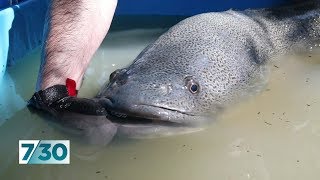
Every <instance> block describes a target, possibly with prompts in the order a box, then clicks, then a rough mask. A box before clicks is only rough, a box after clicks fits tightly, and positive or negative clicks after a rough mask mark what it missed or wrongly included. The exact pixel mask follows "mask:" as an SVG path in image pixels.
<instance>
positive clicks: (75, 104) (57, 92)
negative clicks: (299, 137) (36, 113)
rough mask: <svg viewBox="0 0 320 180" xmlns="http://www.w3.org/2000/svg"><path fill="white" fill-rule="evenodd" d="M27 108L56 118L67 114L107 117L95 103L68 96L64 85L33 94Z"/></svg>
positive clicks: (101, 107)
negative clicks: (35, 109)
mask: <svg viewBox="0 0 320 180" xmlns="http://www.w3.org/2000/svg"><path fill="white" fill-rule="evenodd" d="M28 106H29V107H34V108H37V109H39V110H43V111H46V112H48V113H50V114H51V115H53V116H54V117H58V118H59V116H61V115H63V113H68V112H69V113H78V114H85V115H97V116H99V115H100V116H101V115H102V116H103V115H107V112H106V110H105V109H104V107H103V106H102V105H100V104H99V103H98V102H97V101H95V100H93V99H86V98H77V97H74V96H69V93H68V90H67V87H66V86H65V85H55V86H52V87H49V88H47V89H45V90H40V91H38V92H36V93H34V94H33V96H32V98H31V99H30V100H29V102H28Z"/></svg>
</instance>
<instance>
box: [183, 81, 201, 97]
mask: <svg viewBox="0 0 320 180" xmlns="http://www.w3.org/2000/svg"><path fill="white" fill-rule="evenodd" d="M186 87H187V88H188V90H189V91H190V92H191V93H192V94H196V93H198V92H199V89H200V87H199V84H198V83H197V82H196V81H195V80H193V79H192V77H186Z"/></svg>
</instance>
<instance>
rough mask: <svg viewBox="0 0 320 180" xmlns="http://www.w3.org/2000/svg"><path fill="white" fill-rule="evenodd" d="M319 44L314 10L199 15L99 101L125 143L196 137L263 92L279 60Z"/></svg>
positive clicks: (113, 78) (119, 75)
mask: <svg viewBox="0 0 320 180" xmlns="http://www.w3.org/2000/svg"><path fill="white" fill-rule="evenodd" d="M319 37H320V9H319V6H318V3H315V2H312V3H306V4H304V5H303V6H302V5H297V6H291V7H285V8H273V9H247V10H244V11H234V10H228V11H224V12H210V13H203V14H199V15H195V16H192V17H189V18H186V19H184V20H182V21H181V22H179V23H178V24H176V25H174V26H173V27H171V28H170V29H169V30H168V31H167V32H165V33H164V34H162V35H161V36H160V37H159V38H158V39H157V40H156V41H155V42H153V43H151V44H150V45H148V46H147V47H146V48H145V49H144V50H143V51H142V52H141V53H140V54H139V55H138V56H137V57H136V58H135V59H134V61H133V63H132V64H130V65H129V66H127V67H125V68H122V69H118V70H116V71H114V72H113V73H111V74H110V77H109V80H107V82H108V83H106V85H105V86H103V87H102V89H101V91H100V92H99V93H98V95H97V96H96V98H97V99H98V101H99V102H100V103H101V104H103V106H104V107H105V108H106V109H107V111H108V113H109V114H110V117H108V118H109V119H111V121H112V122H113V123H115V124H116V125H117V127H118V133H120V134H123V135H125V136H129V137H134V138H148V137H158V136H161V137H162V136H169V135H175V134H185V133H190V132H197V131H200V130H203V129H205V128H206V127H207V126H208V124H211V123H212V122H213V121H214V120H215V119H217V117H219V115H220V114H221V113H222V112H223V111H225V110H226V109H227V108H228V107H230V106H232V105H234V104H237V103H239V102H240V101H242V100H244V99H246V98H248V97H251V96H254V95H256V94H257V93H259V92H261V91H262V90H263V89H264V87H265V86H266V84H267V82H268V74H269V66H268V63H269V62H270V61H271V60H272V59H273V57H276V56H279V55H284V54H288V53H291V52H296V51H307V50H308V48H309V47H312V45H314V43H315V42H317V41H319Z"/></svg>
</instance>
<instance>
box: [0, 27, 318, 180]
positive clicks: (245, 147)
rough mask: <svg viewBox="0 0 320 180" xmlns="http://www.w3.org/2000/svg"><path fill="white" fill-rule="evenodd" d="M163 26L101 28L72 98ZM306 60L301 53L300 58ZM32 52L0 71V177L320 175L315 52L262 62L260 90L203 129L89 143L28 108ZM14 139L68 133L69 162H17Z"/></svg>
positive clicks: (94, 88) (90, 91) (262, 179)
mask: <svg viewBox="0 0 320 180" xmlns="http://www.w3.org/2000/svg"><path fill="white" fill-rule="evenodd" d="M162 32H163V30H161V29H160V30H159V29H155V30H133V31H123V32H114V33H111V34H110V35H109V36H108V38H107V39H106V41H105V42H104V43H103V45H102V46H101V48H100V49H99V51H98V52H97V53H96V55H95V57H94V61H93V62H92V64H91V66H90V68H89V69H88V71H87V74H86V78H85V81H84V84H83V87H82V89H81V91H80V96H84V97H91V96H94V95H95V94H96V93H97V92H98V91H99V89H100V86H101V85H102V84H103V83H104V82H105V80H106V79H108V77H109V73H110V72H112V71H113V70H115V69H117V68H120V67H122V66H124V65H126V64H128V63H130V62H131V61H132V60H133V59H134V57H135V56H136V55H137V54H138V53H139V52H140V51H141V50H142V49H143V48H144V47H145V46H146V45H147V44H148V43H150V42H152V41H153V40H154V39H156V38H157V37H158V36H159V35H160V34H161V33H162ZM309 56H311V57H309ZM38 66H39V52H38V51H37V52H34V53H33V54H31V55H30V56H28V57H26V59H25V60H24V61H23V62H22V63H20V64H18V65H17V66H15V67H13V68H9V69H8V73H7V74H6V77H5V79H4V80H3V84H2V85H1V88H0V90H1V98H0V104H1V105H0V113H1V117H0V142H1V146H0V147H1V150H0V152H1V154H0V179H114V180H123V179H132V180H133V179H137V180H140V179H153V180H157V179H159V180H160V179H161V180H163V179H181V180H185V179H201V180H204V179H208V180H209V179H225V180H242V179H257V180H267V179H272V180H283V179H291V180H294V179H297V180H298V179H299V180H300V179H308V180H312V179H319V178H320V153H319V152H320V111H319V109H320V93H319V89H320V80H319V77H320V53H309V54H306V55H301V56H300V55H298V56H286V57H282V58H281V59H279V60H277V61H275V62H273V63H272V64H271V70H272V73H271V77H270V82H269V84H268V87H267V88H266V90H265V91H264V92H262V93H261V94H260V95H258V96H256V97H254V98H251V99H249V100H247V101H246V102H243V103H241V104H238V105H236V106H234V107H232V108H230V109H229V110H228V111H227V112H225V113H224V114H223V115H222V117H220V118H218V120H217V121H216V122H214V123H213V124H212V125H211V126H210V127H209V128H208V129H207V130H205V131H202V132H198V133H193V134H187V135H180V136H173V137H165V138H158V139H148V140H130V139H120V138H116V139H114V141H113V142H111V144H109V145H108V146H107V147H94V146H91V145H88V144H86V143H85V142H82V141H81V138H80V139H79V138H77V137H74V136H71V135H70V134H67V133H65V132H63V131H61V129H59V128H57V127H56V126H55V125H53V124H52V123H50V122H48V121H46V120H43V119H42V118H40V117H39V116H38V115H37V114H32V113H30V112H29V110H28V109H27V108H25V100H27V99H29V98H30V96H31V94H32V93H33V91H34V87H35V82H36V76H37V69H38ZM19 139H71V164H70V165H18V140H19Z"/></svg>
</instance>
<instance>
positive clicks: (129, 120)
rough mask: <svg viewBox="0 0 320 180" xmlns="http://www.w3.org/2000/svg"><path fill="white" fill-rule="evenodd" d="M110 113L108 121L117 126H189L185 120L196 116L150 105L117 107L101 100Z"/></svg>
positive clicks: (104, 99)
mask: <svg viewBox="0 0 320 180" xmlns="http://www.w3.org/2000/svg"><path fill="white" fill-rule="evenodd" d="M100 102H102V104H103V106H104V107H105V108H106V110H107V112H108V115H107V117H108V119H110V121H112V122H114V123H117V124H134V125H139V124H141V125H161V126H170V127H183V126H188V125H189V124H188V122H186V121H185V119H194V118H195V117H196V116H195V115H194V114H191V113H188V112H184V111H181V110H177V109H172V108H168V107H163V106H157V105H150V104H132V105H124V104H123V105H122V106H121V105H117V104H115V103H113V102H112V101H111V100H110V99H107V98H103V99H101V100H100Z"/></svg>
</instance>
